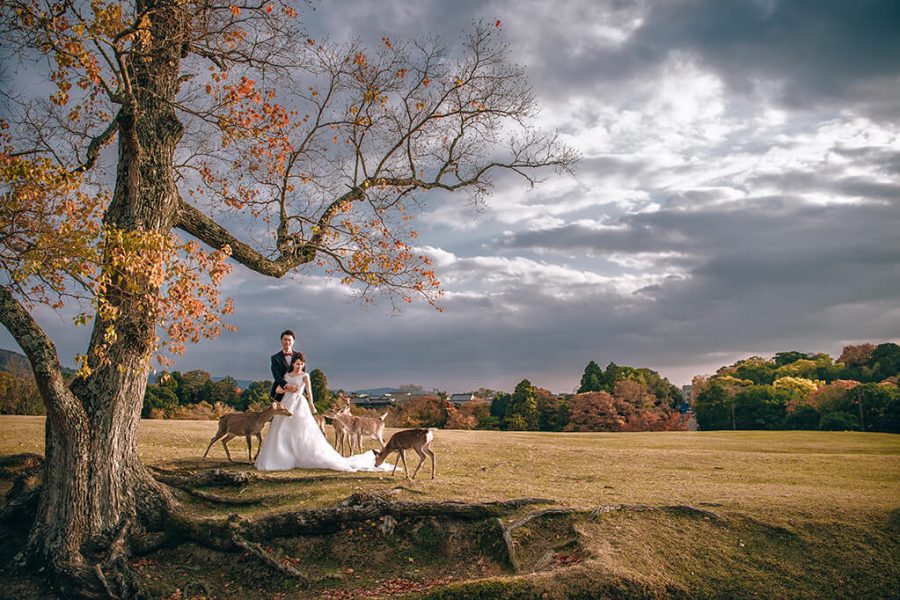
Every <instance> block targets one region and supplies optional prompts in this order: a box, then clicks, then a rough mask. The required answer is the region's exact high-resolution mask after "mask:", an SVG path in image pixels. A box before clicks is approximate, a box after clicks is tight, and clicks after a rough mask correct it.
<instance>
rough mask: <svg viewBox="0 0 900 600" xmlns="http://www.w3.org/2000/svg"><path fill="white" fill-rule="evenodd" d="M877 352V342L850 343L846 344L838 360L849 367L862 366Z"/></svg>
mask: <svg viewBox="0 0 900 600" xmlns="http://www.w3.org/2000/svg"><path fill="white" fill-rule="evenodd" d="M874 352H875V344H869V343H866V344H850V345H847V346H844V348H843V349H842V350H841V355H840V356H839V357H838V362H840V363H844V364H845V365H847V366H848V367H861V366H863V365H865V364H867V363H868V362H869V360H870V359H871V358H872V354H873V353H874Z"/></svg>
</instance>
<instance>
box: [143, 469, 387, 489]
mask: <svg viewBox="0 0 900 600" xmlns="http://www.w3.org/2000/svg"><path fill="white" fill-rule="evenodd" d="M149 469H150V470H151V471H152V472H153V476H154V477H155V478H156V479H157V480H159V481H161V482H163V483H165V484H167V485H171V486H173V487H178V488H181V489H184V487H192V488H197V487H243V486H246V485H250V484H251V483H293V484H297V483H300V484H313V483H321V482H323V481H334V475H307V476H301V477H281V476H274V475H265V474H263V473H257V472H254V471H237V470H228V469H202V470H194V469H162V468H159V467H149ZM371 480H372V477H371V476H368V477H366V476H355V477H354V476H350V477H342V478H341V481H371Z"/></svg>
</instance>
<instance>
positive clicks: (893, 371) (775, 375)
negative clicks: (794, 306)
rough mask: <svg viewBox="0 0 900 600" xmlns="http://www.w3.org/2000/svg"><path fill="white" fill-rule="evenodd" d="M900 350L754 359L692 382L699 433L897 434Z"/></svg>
mask: <svg viewBox="0 0 900 600" xmlns="http://www.w3.org/2000/svg"><path fill="white" fill-rule="evenodd" d="M898 379H900V346H898V345H897V344H894V343H885V344H879V345H877V346H876V345H874V344H857V345H850V346H845V347H844V349H843V351H842V352H841V355H840V357H838V359H837V360H834V359H832V357H831V356H829V355H827V354H823V353H818V354H807V353H803V352H796V351H791V352H779V353H777V354H775V356H774V357H772V358H762V357H759V356H753V357H750V358H746V359H744V360H740V361H738V362H736V363H734V364H733V365H730V366H727V367H722V368H720V369H719V370H718V371H717V372H716V374H715V375H713V376H711V377H708V378H706V377H695V378H694V381H693V396H694V410H695V412H696V417H697V423H698V425H699V426H700V428H701V429H704V430H712V429H822V430H837V431H845V430H852V431H884V432H892V433H900V387H898Z"/></svg>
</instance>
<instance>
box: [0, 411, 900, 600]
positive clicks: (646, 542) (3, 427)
mask: <svg viewBox="0 0 900 600" xmlns="http://www.w3.org/2000/svg"><path fill="white" fill-rule="evenodd" d="M215 430H216V424H215V423H214V422H211V421H205V422H200V421H143V422H142V424H141V428H140V431H139V434H140V436H139V440H140V441H139V443H140V452H141V456H142V458H143V460H144V461H145V462H146V463H148V464H152V465H158V466H161V467H172V466H188V467H192V468H196V467H201V466H202V467H204V468H213V467H222V466H225V465H227V462H226V461H225V460H224V459H225V457H224V451H223V450H222V448H221V445H217V446H214V447H213V449H212V450H211V452H210V459H209V460H207V461H206V463H200V462H199V458H200V457H201V456H202V454H203V451H204V449H205V448H206V445H207V443H208V442H209V439H210V438H211V437H212V435H213V434H214V432H215ZM42 446H43V419H42V418H39V417H0V456H7V455H10V454H17V453H21V452H37V453H41V452H42V450H43V448H42ZM229 447H230V448H231V449H232V456H234V457H235V458H239V457H241V458H244V459H246V446H245V445H244V442H243V440H237V439H236V440H234V441H232V442H231V444H230V446H229ZM434 449H435V451H436V453H437V460H438V464H437V472H438V477H437V479H436V480H434V481H432V480H430V479H429V478H428V477H429V475H430V471H429V470H428V465H427V464H426V465H425V466H423V467H422V471H420V474H419V478H418V479H417V480H415V481H414V482H413V483H412V484H406V483H404V485H405V486H406V487H407V488H409V490H412V491H408V490H404V491H401V492H399V495H398V496H397V497H398V498H401V499H407V500H418V501H425V500H443V499H454V500H469V501H481V500H497V499H505V498H516V497H524V496H531V497H544V498H551V499H553V500H554V501H555V502H556V503H557V505H558V506H562V507H571V508H592V507H597V506H603V505H617V504H635V505H650V506H664V505H690V506H693V507H697V508H702V509H706V510H710V511H713V512H715V513H716V514H717V515H719V516H720V517H721V520H720V521H718V522H710V521H708V520H704V519H698V518H696V516H692V515H687V514H679V513H677V511H676V512H672V511H652V512H617V513H609V514H606V515H604V516H603V517H602V518H599V519H581V520H578V519H576V522H575V523H574V524H573V525H572V526H573V527H574V528H575V530H576V531H577V537H578V540H579V541H578V548H577V553H580V554H579V556H583V557H584V560H578V561H576V562H577V564H574V565H573V566H566V567H565V568H561V569H555V570H550V571H547V570H544V571H545V572H542V573H537V574H534V575H524V576H518V577H509V576H508V575H507V576H502V572H500V571H498V570H497V569H496V568H488V567H484V566H483V565H482V568H480V570H479V569H476V568H474V567H472V568H468V567H466V568H460V569H457V570H454V569H449V570H448V567H447V566H446V565H444V567H443V570H441V569H432V570H429V569H428V568H426V566H423V565H427V564H428V560H427V558H428V557H427V554H428V552H429V551H428V550H427V547H426V548H425V549H424V550H423V549H422V548H421V547H419V546H417V545H416V544H417V543H418V542H416V541H415V539H414V538H410V540H411V541H410V542H409V544H410V546H409V549H408V550H407V551H408V552H409V553H412V556H411V558H413V561H412V563H411V564H405V565H400V566H396V568H394V567H390V568H391V569H393V570H392V572H393V573H394V574H396V575H397V576H403V577H409V578H411V579H416V578H420V579H421V578H427V577H432V576H433V577H437V575H439V574H440V573H442V572H443V573H454V574H455V576H456V577H457V578H458V579H471V578H476V577H477V578H481V579H479V580H478V581H477V582H476V583H466V584H457V585H456V586H450V587H449V588H441V590H440V591H435V592H433V594H434V595H435V597H460V598H462V597H478V595H479V594H483V596H482V597H497V596H498V595H501V596H506V597H522V598H527V597H533V596H535V595H536V596H540V595H542V594H547V595H548V597H577V596H579V595H583V596H584V597H593V595H594V594H597V593H601V592H602V593H607V594H611V595H613V596H616V595H617V594H618V595H619V596H623V597H646V596H656V595H669V596H688V597H732V596H742V597H752V596H762V597H766V596H769V597H772V596H782V595H787V596H798V597H801V596H807V597H855V596H860V597H889V596H891V595H893V594H894V593H895V591H896V589H900V555H898V553H900V541H898V540H900V436H896V435H890V434H863V433H852V432H846V433H836V432H806V431H804V432H744V431H738V432H671V433H668V432H667V433H615V434H603V433H596V434H568V433H529V432H488V431H444V430H442V431H439V432H438V433H437V435H436V439H435V444H434ZM229 468H235V467H232V466H230V465H229ZM244 468H247V467H246V465H245V467H244ZM306 474H316V475H327V477H326V478H324V480H316V481H312V482H302V483H292V484H283V485H278V486H273V485H272V484H259V483H257V484H252V485H250V486H248V488H247V489H245V490H244V491H243V492H241V494H242V495H243V496H251V497H252V496H253V495H259V496H267V495H272V494H276V493H277V495H278V499H277V500H275V501H273V502H270V503H269V505H268V506H266V507H254V508H249V509H246V510H245V509H241V513H242V514H244V515H246V516H253V515H256V514H260V513H266V512H276V511H282V510H288V509H296V508H306V507H314V506H321V505H326V504H333V503H335V502H338V501H340V500H342V499H344V498H346V497H347V496H348V495H350V494H352V493H356V492H379V491H386V490H391V489H393V488H394V487H395V486H397V485H398V484H400V483H401V478H400V477H395V478H393V479H392V478H390V477H389V476H386V475H383V474H374V473H361V474H351V473H332V472H327V471H317V472H312V471H295V472H292V473H289V474H285V475H290V476H293V477H297V476H298V475H306ZM273 487H274V488H277V489H273ZM217 491H218V490H217ZM225 491H227V490H225ZM192 509H193V510H196V511H197V512H198V513H200V514H208V515H211V516H212V515H223V514H226V513H228V512H233V511H234V508H228V509H225V508H216V507H211V506H202V505H201V504H198V505H196V506H192ZM535 527H536V529H533V530H530V531H522V532H520V533H519V536H520V538H521V542H522V544H523V545H524V544H525V543H526V541H527V540H528V539H531V538H533V539H535V540H540V538H541V536H546V535H547V534H548V532H553V531H555V530H554V529H553V527H552V526H551V525H550V524H535ZM442 535H446V536H449V538H453V536H455V535H462V534H459V533H458V532H455V533H454V532H453V531H449V530H448V532H445V533H442ZM375 537H377V536H375ZM369 544H370V545H371V546H372V547H373V548H374V547H376V546H377V545H378V543H377V540H375V538H373V539H372V540H370V542H369ZM417 548H418V550H417ZM535 548H537V547H536V546H535ZM297 551H298V552H299V550H297ZM305 551H306V552H318V553H321V554H322V555H323V556H326V555H327V556H330V557H331V558H329V559H328V560H327V561H325V562H327V563H328V564H330V565H333V566H335V568H339V564H340V563H341V561H340V560H338V558H335V556H337V555H339V554H340V553H339V552H338V553H337V555H335V554H329V552H331V553H334V552H337V551H335V550H333V549H332V548H331V546H328V547H327V548H326V547H325V546H317V547H316V548H312V547H311V546H310V547H307V548H306V550H305ZM379 552H382V553H383V554H384V553H389V552H388V549H385V548H382V549H381V550H379ZM416 552H418V554H416ZM535 552H537V550H535ZM567 552H568V551H567ZM551 553H552V552H551ZM457 554H459V553H457ZM538 554H539V552H538ZM557 554H559V555H560V556H562V555H563V554H564V552H562V551H559V552H558V553H557ZM385 556H387V554H385ZM460 556H462V554H460ZM535 556H537V555H536V554H535ZM347 560H349V561H350V562H352V560H353V559H352V557H351V556H350V555H348V557H347ZM460 560H463V559H460ZM377 562H378V564H379V565H390V564H392V563H391V561H390V560H388V559H387V558H385V559H384V560H383V561H381V560H379V561H377ZM420 563H421V564H420ZM347 564H350V563H347ZM365 566H366V561H365V559H364V558H362V559H360V562H359V568H358V569H357V573H361V572H365ZM385 568H388V567H385ZM417 569H420V570H417ZM491 576H493V577H494V578H490V577H491ZM354 577H362V579H361V582H357V583H361V584H365V585H375V584H374V583H373V582H375V581H376V579H377V577H376V573H369V574H366V575H364V576H361V575H355V576H354ZM483 577H488V578H487V579H484V578H483ZM498 577H499V578H498ZM260 578H261V579H266V576H265V575H260ZM236 585H237V584H236ZM260 585H261V584H260ZM283 585H285V586H286V588H287V592H286V593H287V596H286V597H306V596H304V593H303V592H301V591H294V592H292V591H291V590H292V589H293V588H292V587H291V585H290V584H283ZM342 585H343V584H342ZM231 589H234V588H231ZM278 589H280V588H278ZM498 589H501V590H503V591H502V592H498V591H497V590H498ZM611 590H618V592H615V593H613V592H612V591H611ZM269 591H270V592H272V593H274V591H277V590H276V589H275V588H271V589H270V590H269ZM224 597H230V596H228V594H225V595H224ZM235 597H237V596H235Z"/></svg>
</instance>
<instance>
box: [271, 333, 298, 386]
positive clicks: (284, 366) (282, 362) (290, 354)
mask: <svg viewBox="0 0 900 600" xmlns="http://www.w3.org/2000/svg"><path fill="white" fill-rule="evenodd" d="M299 356H301V354H300V353H299V352H296V351H294V332H293V331H291V330H290V329H285V330H284V331H282V332H281V352H276V353H275V354H273V355H272V378H273V379H274V380H275V381H274V383H272V390H271V391H270V392H269V396H271V397H272V399H273V400H274V401H275V402H281V399H282V397H284V394H278V393H276V391H275V390H276V388H277V387H278V386H279V385H280V386H281V389H283V390H285V391H288V392H296V391H297V389H298V388H297V386H296V385H294V384H293V383H287V382H286V381H285V380H284V376H285V375H286V374H287V373H288V372H289V371H290V370H291V363H292V362H294V359H295V358H297V357H299Z"/></svg>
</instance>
